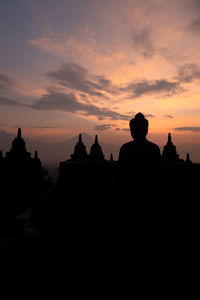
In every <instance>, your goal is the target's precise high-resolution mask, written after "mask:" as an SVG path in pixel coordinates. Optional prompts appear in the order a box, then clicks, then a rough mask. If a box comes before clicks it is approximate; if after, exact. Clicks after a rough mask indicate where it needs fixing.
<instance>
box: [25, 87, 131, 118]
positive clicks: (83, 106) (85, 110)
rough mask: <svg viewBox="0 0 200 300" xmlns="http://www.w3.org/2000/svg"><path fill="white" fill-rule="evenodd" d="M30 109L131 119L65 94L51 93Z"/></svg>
mask: <svg viewBox="0 0 200 300" xmlns="http://www.w3.org/2000/svg"><path fill="white" fill-rule="evenodd" d="M30 107H32V108H34V109H37V110H61V111H66V112H71V113H81V114H83V115H85V116H96V117H97V118H98V119H99V120H104V119H106V118H108V119H111V120H129V119H130V116H129V115H125V114H120V113H117V112H115V111H112V110H109V109H106V108H100V107H98V106H95V105H92V104H88V103H82V102H80V101H78V100H77V98H76V96H75V94H73V93H70V94H63V93H58V92H53V91H51V92H49V93H48V94H46V95H43V96H42V97H41V98H40V99H38V100H36V101H35V102H34V103H33V104H32V105H31V106H30Z"/></svg>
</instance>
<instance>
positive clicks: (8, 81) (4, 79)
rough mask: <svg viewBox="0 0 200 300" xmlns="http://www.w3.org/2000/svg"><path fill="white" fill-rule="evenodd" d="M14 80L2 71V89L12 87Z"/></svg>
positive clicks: (0, 88) (0, 81)
mask: <svg viewBox="0 0 200 300" xmlns="http://www.w3.org/2000/svg"><path fill="white" fill-rule="evenodd" d="M13 84H14V82H13V81H12V79H11V78H10V77H8V76H7V75H5V74H2V73H0V90H5V89H8V88H10V87H12V86H13Z"/></svg>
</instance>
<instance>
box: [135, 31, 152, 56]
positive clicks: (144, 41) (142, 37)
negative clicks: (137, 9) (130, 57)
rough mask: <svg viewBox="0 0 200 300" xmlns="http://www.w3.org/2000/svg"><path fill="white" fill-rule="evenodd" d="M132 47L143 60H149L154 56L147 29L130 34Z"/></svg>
mask: <svg viewBox="0 0 200 300" xmlns="http://www.w3.org/2000/svg"><path fill="white" fill-rule="evenodd" d="M132 39H133V47H134V48H135V49H136V50H137V51H138V52H139V53H140V54H141V55H143V56H144V57H145V58H151V57H152V56H153V55H154V54H155V49H154V47H153V41H152V38H151V32H150V30H149V29H146V28H144V29H142V30H140V31H138V30H133V32H132Z"/></svg>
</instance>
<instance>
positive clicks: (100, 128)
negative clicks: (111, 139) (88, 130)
mask: <svg viewBox="0 0 200 300" xmlns="http://www.w3.org/2000/svg"><path fill="white" fill-rule="evenodd" d="M112 126H113V125H111V124H101V125H96V126H95V128H94V130H97V131H105V130H108V129H110V128H111V127H112Z"/></svg>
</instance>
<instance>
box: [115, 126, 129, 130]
mask: <svg viewBox="0 0 200 300" xmlns="http://www.w3.org/2000/svg"><path fill="white" fill-rule="evenodd" d="M115 130H116V131H130V129H129V128H119V127H117V128H115Z"/></svg>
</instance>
